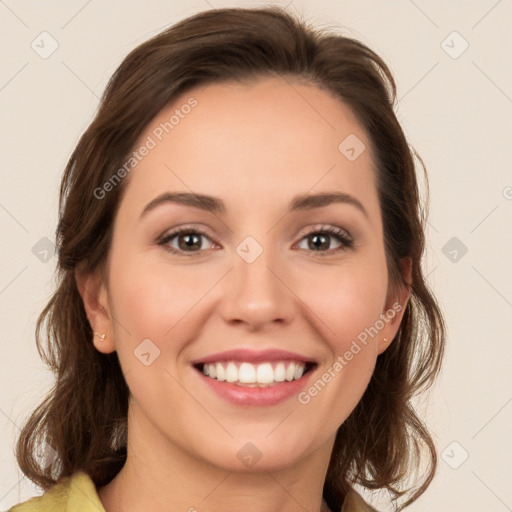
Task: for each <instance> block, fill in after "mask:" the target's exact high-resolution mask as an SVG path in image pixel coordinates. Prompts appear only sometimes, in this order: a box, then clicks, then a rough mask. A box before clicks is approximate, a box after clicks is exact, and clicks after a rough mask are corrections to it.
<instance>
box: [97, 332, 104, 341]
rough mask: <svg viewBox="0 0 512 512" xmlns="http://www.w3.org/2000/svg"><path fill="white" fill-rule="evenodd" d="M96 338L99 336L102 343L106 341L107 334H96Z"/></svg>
mask: <svg viewBox="0 0 512 512" xmlns="http://www.w3.org/2000/svg"><path fill="white" fill-rule="evenodd" d="M94 334H95V335H96V336H98V338H100V339H101V341H103V340H104V339H105V336H106V334H98V333H97V332H95V333H94Z"/></svg>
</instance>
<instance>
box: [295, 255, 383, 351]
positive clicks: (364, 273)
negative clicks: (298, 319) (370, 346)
mask: <svg viewBox="0 0 512 512" xmlns="http://www.w3.org/2000/svg"><path fill="white" fill-rule="evenodd" d="M309 275H310V276H311V277H310V278H309V279H305V278H304V273H302V276H301V275H297V276H296V277H295V283H297V295H298V296H299V297H301V298H302V299H303V300H304V301H305V303H306V304H307V306H308V307H309V309H310V310H311V312H313V313H314V314H315V315H316V316H317V319H316V321H315V324H316V325H317V326H318V327H319V328H320V329H321V333H322V337H323V338H324V339H325V340H326V341H328V343H329V345H330V348H331V350H332V352H334V353H336V354H339V353H343V352H345V350H347V349H348V348H349V347H350V344H351V341H352V340H353V339H356V338H357V337H358V336H359V335H360V334H361V333H364V332H366V331H365V329H368V328H370V327H372V326H373V325H374V324H375V323H376V321H377V320H378V319H379V315H380V314H381V313H383V308H384V305H385V300H386V294H387V281H388V279H387V269H386V265H385V263H383V261H381V260H380V259H379V258H377V257H371V258H361V259H359V260H358V261H351V262H348V261H347V263H346V264H340V265H339V266H330V267H325V268H320V269H318V270H317V271H316V272H315V273H314V278H313V277H312V275H313V274H312V273H311V272H310V273H309ZM312 318H313V317H312Z"/></svg>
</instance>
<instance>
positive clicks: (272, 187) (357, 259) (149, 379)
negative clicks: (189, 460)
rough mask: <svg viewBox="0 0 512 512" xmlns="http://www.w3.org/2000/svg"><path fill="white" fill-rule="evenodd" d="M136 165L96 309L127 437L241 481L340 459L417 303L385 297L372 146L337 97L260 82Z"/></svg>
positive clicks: (202, 106) (161, 125)
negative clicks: (342, 429) (121, 380)
mask: <svg viewBox="0 0 512 512" xmlns="http://www.w3.org/2000/svg"><path fill="white" fill-rule="evenodd" d="M184 105H188V106H189V107H184ZM176 111H178V112H176ZM173 115H174V118H172V120H170V119H171V116H173ZM166 123H167V124H166ZM167 132H168V133H167ZM144 145H145V146H146V148H148V149H147V151H146V150H140V148H141V147H142V146H144ZM363 145H364V146H363ZM134 150H136V151H138V157H137V163H136V165H135V166H134V168H133V169H132V170H131V172H130V173H129V175H128V177H126V178H125V179H126V180H128V181H127V183H126V184H125V185H127V187H126V190H125V191H124V192H125V193H124V195H123V198H122V200H121V203H120V207H119V210H118V213H117V215H116V218H115V223H114V231H113V240H112V246H111V252H110V254H109V261H108V282H106V283H102V284H101V285H100V287H99V288H98V290H99V292H98V293H99V295H98V297H99V303H100V304H101V305H102V306H103V309H102V311H103V313H98V312H97V311H96V312H94V311H93V310H92V309H90V308H88V316H89V319H90V321H91V324H92V325H93V327H94V330H96V331H99V332H106V333H107V338H106V340H105V341H103V342H101V341H100V340H99V339H98V338H95V341H94V343H95V345H96V347H97V348H98V350H100V351H102V352H111V351H113V350H115V351H117V354H118V356H119V360H120V363H121V366H122V370H123V372H124V375H125V378H126V382H127V384H128V386H129V388H130V392H131V402H130V413H129V428H130V429H131V432H132V433H135V432H136V433H137V435H138V436H140V438H143V439H144V440H145V441H144V449H145V450H147V452H148V453H153V455H154V456H160V457H161V456H164V455H165V454H171V453H175V452H176V451H179V452H180V453H185V454H188V455H190V456H192V457H193V458H194V459H195V460H196V461H200V462H205V463H209V464H212V465H214V466H216V467H222V468H224V469H227V470H229V471H250V470H255V469H252V468H256V469H257V470H270V469H277V468H282V467H285V466H290V465H292V464H294V463H296V462H298V461H300V460H304V459H305V458H306V457H308V456H310V455H311V454H313V453H314V452H315V451H316V450H318V451H317V452H316V453H320V454H322V456H323V457H324V459H325V457H327V458H328V456H329V454H330V452H331V449H332V443H333V442H334V437H335V434H336V430H337V429H338V427H339V426H340V425H341V424H342V423H343V421H344V420H345V419H346V418H347V416H348V415H349V414H350V413H351V411H352V410H353V409H354V407H355V406H356V404H357V403H358V401H359V400H360V399H361V397H362V395H363V392H364V391H365V388H366V387H367V384H368V382H369V380H370V377H371V375H372V371H373V369H374V365H375V362H376V358H377V355H378V354H379V353H380V352H382V351H383V350H385V348H386V347H387V346H388V344H389V342H390V341H386V340H385V338H387V339H388V340H391V339H392V338H393V336H394V335H395V333H396V331H397V329H398V326H399V320H400V318H401V316H402V313H403V309H402V310H401V307H402V306H401V305H400V301H402V305H403V304H404V302H403V300H405V299H404V297H403V296H402V297H400V296H393V295H392V294H391V293H388V289H389V282H388V272H387V268H386V259H385V252H384V241H383V232H382V222H381V215H380V208H379V201H378V197H377V190H376V184H375V175H374V171H373V169H372V157H371V154H370V143H369V140H368V136H367V134H366V133H365V132H364V131H363V129H362V127H361V125H360V124H359V123H358V122H357V121H356V118H355V117H354V115H353V114H352V113H351V111H350V110H349V109H348V108H347V107H346V106H344V105H343V104H342V103H341V102H339V101H338V100H336V99H334V98H333V97H332V96H331V95H329V94H328V93H327V92H325V91H322V90H320V89H318V88H315V87H312V86H307V85H302V84H299V83H297V82H289V83H287V82H285V81H284V80H278V79H262V80H259V81H257V82H253V83H251V84H249V85H247V84H244V85H242V84H234V83H229V84H220V85H211V86H208V87H202V88H196V89H194V90H192V91H190V92H189V93H187V94H184V95H183V96H181V97H180V98H179V99H178V100H176V101H175V103H173V104H172V106H169V107H168V108H165V109H164V110H163V111H162V112H161V113H160V114H159V115H158V116H157V118H155V119H154V121H153V122H152V123H151V125H150V126H148V127H147V129H146V130H145V132H144V134H143V135H142V137H141V138H140V140H139V143H138V144H137V145H136V147H135V148H134ZM166 194H167V195H168V196H167V199H166V196H165V195H166ZM171 194H182V196H181V198H182V200H183V201H182V202H179V201H176V200H172V196H171ZM194 195H196V196H208V199H205V200H202V201H201V200H198V199H197V198H196V199H194ZM322 195H325V196H322ZM335 195H336V196H335ZM175 197H176V196H175ZM322 197H323V200H322ZM308 198H309V199H308ZM99 200H101V199H99ZM155 200H156V201H155ZM176 229H182V230H183V232H182V233H181V234H173V232H174V231H175V230H176ZM402 295H403V294H402ZM397 301H398V303H397ZM86 307H87V306H86ZM400 310H401V311H400ZM227 351H229V352H231V354H222V353H224V352H227ZM244 351H245V352H244ZM278 351H282V352H278ZM205 361H208V362H209V363H211V365H212V366H208V367H207V368H206V370H205V371H206V372H210V373H211V372H212V369H214V370H215V374H214V375H215V378H214V376H210V375H208V376H207V375H205V374H204V372H203V371H202V370H203V365H202V363H203V362H205ZM230 362H231V363H230ZM305 362H308V364H307V365H305V364H304V363H305ZM217 363H219V364H218V365H217ZM301 363H302V364H303V366H304V367H305V369H308V371H307V372H306V373H305V374H304V375H303V376H302V377H299V378H298V379H296V380H292V381H288V380H287V379H288V378H294V377H298V376H300V373H301V372H300V368H301ZM310 366H312V368H311V369H309V368H310ZM255 377H256V378H257V379H258V380H259V381H260V383H261V384H262V387H260V386H258V385H256V384H254V383H252V384H251V381H253V380H254V378H255ZM219 379H227V380H219ZM283 379H284V381H283ZM228 380H235V381H236V380H239V381H240V380H241V381H248V382H238V384H237V383H233V382H228ZM239 384H243V385H242V386H240V385H239ZM269 384H272V385H270V386H269ZM249 443H250V444H249Z"/></svg>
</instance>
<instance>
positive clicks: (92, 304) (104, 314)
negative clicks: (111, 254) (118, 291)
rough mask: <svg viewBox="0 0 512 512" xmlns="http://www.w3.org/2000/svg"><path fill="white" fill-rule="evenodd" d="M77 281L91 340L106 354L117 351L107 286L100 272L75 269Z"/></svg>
mask: <svg viewBox="0 0 512 512" xmlns="http://www.w3.org/2000/svg"><path fill="white" fill-rule="evenodd" d="M75 281H76V284H77V288H78V292H79V293H80V297H81V298H82V302H83V305H84V309H85V313H86V315H87V319H88V320H89V324H90V325H91V329H92V331H93V339H92V340H91V342H92V343H93V344H94V346H95V347H96V349H97V350H99V351H100V352H102V353H104V354H109V353H111V352H114V351H115V344H114V337H113V330H112V321H111V316H110V311H109V306H108V292H107V288H106V286H105V284H104V282H103V279H102V278H101V276H100V273H99V272H94V273H91V272H89V273H85V272H80V271H79V270H78V269H77V270H76V271H75Z"/></svg>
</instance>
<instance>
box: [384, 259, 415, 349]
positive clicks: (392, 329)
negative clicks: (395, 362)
mask: <svg viewBox="0 0 512 512" xmlns="http://www.w3.org/2000/svg"><path fill="white" fill-rule="evenodd" d="M400 271H401V273H402V276H403V278H404V281H405V283H398V284H397V285H393V286H390V287H389V290H388V295H387V297H386V304H385V306H384V311H383V312H382V315H381V319H382V321H383V323H384V327H383V329H382V330H381V332H380V336H379V341H378V350H377V352H378V354H382V352H384V351H385V350H386V349H387V348H388V347H389V345H391V342H392V341H393V339H394V337H395V336H396V333H397V332H398V328H399V327H400V323H401V322H402V318H403V316H404V313H405V308H406V307H407V303H408V302H409V298H410V296H411V284H412V259H411V258H410V257H406V258H402V259H401V260H400Z"/></svg>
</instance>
